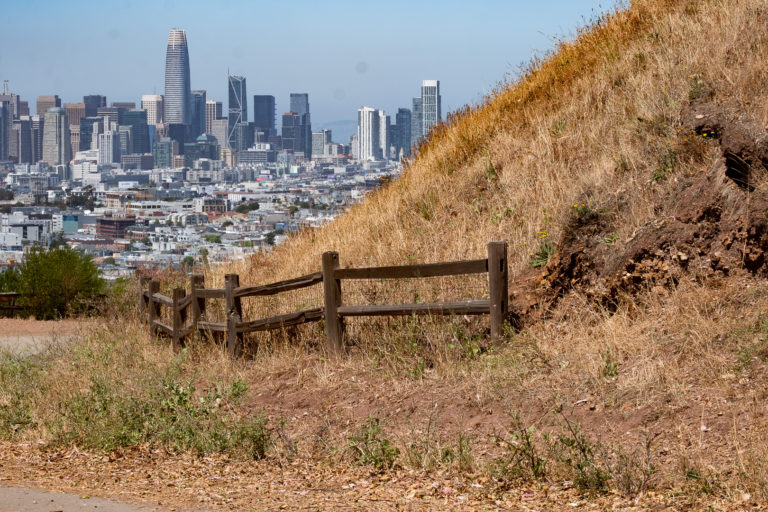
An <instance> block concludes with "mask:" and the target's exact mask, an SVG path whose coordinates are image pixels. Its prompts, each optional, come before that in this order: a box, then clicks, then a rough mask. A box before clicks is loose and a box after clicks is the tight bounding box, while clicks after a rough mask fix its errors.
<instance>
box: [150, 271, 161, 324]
mask: <svg viewBox="0 0 768 512" xmlns="http://www.w3.org/2000/svg"><path fill="white" fill-rule="evenodd" d="M156 293H160V281H155V280H154V279H152V280H151V281H149V289H148V295H149V298H148V299H147V303H148V305H149V333H150V334H151V335H153V336H157V326H156V325H155V320H157V319H158V318H160V304H159V303H157V302H155V299H154V295H155V294H156Z"/></svg>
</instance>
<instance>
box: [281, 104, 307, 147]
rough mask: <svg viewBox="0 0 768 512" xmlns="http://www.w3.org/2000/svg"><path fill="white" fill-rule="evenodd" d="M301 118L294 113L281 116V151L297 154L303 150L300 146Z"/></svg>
mask: <svg viewBox="0 0 768 512" xmlns="http://www.w3.org/2000/svg"><path fill="white" fill-rule="evenodd" d="M300 140H301V116H299V114H297V113H296V112H286V113H285V114H283V126H282V141H283V149H284V150H288V151H291V152H294V153H295V152H298V151H299V150H301V151H302V152H303V149H302V148H301V147H300V145H301V142H300Z"/></svg>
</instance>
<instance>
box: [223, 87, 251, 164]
mask: <svg viewBox="0 0 768 512" xmlns="http://www.w3.org/2000/svg"><path fill="white" fill-rule="evenodd" d="M227 85H228V89H229V115H228V118H229V136H228V139H229V147H231V148H232V149H233V150H234V151H240V150H241V149H246V148H240V147H238V146H236V145H235V144H234V142H233V138H234V134H235V127H236V126H237V125H238V124H240V123H247V122H248V100H247V97H246V92H245V77H242V76H233V75H230V76H229V77H227Z"/></svg>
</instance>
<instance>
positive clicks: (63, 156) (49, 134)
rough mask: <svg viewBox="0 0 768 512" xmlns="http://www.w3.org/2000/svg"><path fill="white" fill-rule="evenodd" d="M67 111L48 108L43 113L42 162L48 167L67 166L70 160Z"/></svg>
mask: <svg viewBox="0 0 768 512" xmlns="http://www.w3.org/2000/svg"><path fill="white" fill-rule="evenodd" d="M71 151H72V146H71V143H70V140H69V120H68V119H67V111H66V110H64V109H63V108H61V107H52V108H49V109H48V111H47V112H46V113H45V127H44V129H43V159H42V160H43V162H45V163H47V164H48V165H61V164H68V163H69V161H70V160H71V159H72V154H71Z"/></svg>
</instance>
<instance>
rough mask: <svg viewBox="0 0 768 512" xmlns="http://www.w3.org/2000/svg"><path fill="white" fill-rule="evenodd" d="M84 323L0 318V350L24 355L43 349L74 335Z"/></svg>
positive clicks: (80, 321) (79, 321) (77, 321)
mask: <svg viewBox="0 0 768 512" xmlns="http://www.w3.org/2000/svg"><path fill="white" fill-rule="evenodd" d="M84 324H85V322H84V321H82V320H59V321H37V320H28V319H22V318H0V351H8V352H10V353H11V354H14V355H20V356H26V355H30V354H35V353H38V352H41V351H42V350H45V347H46V346H47V345H48V344H50V343H52V342H57V341H64V340H66V339H67V338H69V337H71V336H73V335H75V334H76V333H77V332H78V331H79V330H80V328H82V326H83V325H84Z"/></svg>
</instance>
